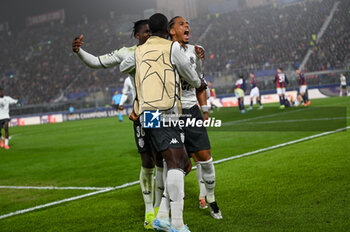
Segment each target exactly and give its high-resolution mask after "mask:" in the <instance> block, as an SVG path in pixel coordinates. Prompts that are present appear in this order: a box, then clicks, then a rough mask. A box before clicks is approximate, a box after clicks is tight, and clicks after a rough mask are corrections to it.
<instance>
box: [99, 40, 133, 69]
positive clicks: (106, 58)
mask: <svg viewBox="0 0 350 232" xmlns="http://www.w3.org/2000/svg"><path fill="white" fill-rule="evenodd" d="M136 47H137V46H136V45H135V46H133V47H122V48H121V49H119V50H115V51H113V52H111V53H108V54H105V55H102V56H99V57H98V59H99V60H100V62H101V65H102V66H103V67H104V68H109V67H113V66H115V65H118V64H120V63H121V62H122V61H123V60H125V59H126V58H128V57H129V56H131V55H132V54H134V53H135V50H136Z"/></svg>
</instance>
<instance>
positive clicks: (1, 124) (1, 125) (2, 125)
mask: <svg viewBox="0 0 350 232" xmlns="http://www.w3.org/2000/svg"><path fill="white" fill-rule="evenodd" d="M9 121H10V119H9V118H5V119H1V120H0V129H1V128H3V127H4V124H5V122H9Z"/></svg>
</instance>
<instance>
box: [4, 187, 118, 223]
mask: <svg viewBox="0 0 350 232" xmlns="http://www.w3.org/2000/svg"><path fill="white" fill-rule="evenodd" d="M112 190H113V188H110V189H103V190H100V191H97V192H92V193H87V194H84V195H80V196H76V197H71V198H67V199H63V200H60V201H54V202H51V203H47V204H45V205H38V206H35V207H32V208H28V209H23V210H18V211H15V212H13V213H9V214H4V215H1V216H0V219H4V218H7V217H11V216H14V215H18V214H23V213H27V212H31V211H34V210H37V209H42V208H46V207H50V206H53V205H58V204H62V203H65V202H69V201H74V200H78V199H82V198H85V197H89V196H93V195H97V194H100V193H105V192H109V191H112Z"/></svg>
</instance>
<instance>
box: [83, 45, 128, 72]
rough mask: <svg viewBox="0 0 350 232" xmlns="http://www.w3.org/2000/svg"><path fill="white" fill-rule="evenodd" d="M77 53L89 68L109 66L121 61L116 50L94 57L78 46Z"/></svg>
mask: <svg viewBox="0 0 350 232" xmlns="http://www.w3.org/2000/svg"><path fill="white" fill-rule="evenodd" d="M77 54H78V56H79V58H80V59H81V60H82V61H83V62H84V64H86V65H87V66H88V67H90V68H96V69H97V68H109V67H113V66H115V65H118V64H120V62H121V59H120V57H119V56H118V50H115V51H114V52H111V53H108V54H105V55H102V56H98V57H96V56H94V55H92V54H90V53H88V52H86V51H84V50H83V49H82V48H80V49H79V52H78V53H77Z"/></svg>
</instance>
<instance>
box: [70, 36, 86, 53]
mask: <svg viewBox="0 0 350 232" xmlns="http://www.w3.org/2000/svg"><path fill="white" fill-rule="evenodd" d="M83 38H84V35H80V36H79V37H75V38H74V40H73V43H72V49H73V52H75V53H78V52H79V49H80V47H81V45H83V44H84V42H83V41H82V40H83Z"/></svg>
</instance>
